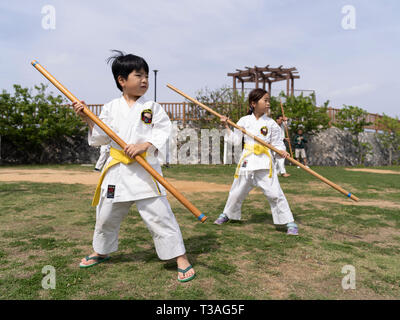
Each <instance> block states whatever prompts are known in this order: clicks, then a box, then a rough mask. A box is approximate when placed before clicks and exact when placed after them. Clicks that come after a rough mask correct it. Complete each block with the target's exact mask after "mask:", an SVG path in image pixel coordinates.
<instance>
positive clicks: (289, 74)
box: [228, 65, 300, 96]
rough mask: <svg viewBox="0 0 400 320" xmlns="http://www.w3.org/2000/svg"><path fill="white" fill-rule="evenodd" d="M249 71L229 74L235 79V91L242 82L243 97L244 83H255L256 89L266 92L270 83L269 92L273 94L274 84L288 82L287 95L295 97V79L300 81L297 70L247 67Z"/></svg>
mask: <svg viewBox="0 0 400 320" xmlns="http://www.w3.org/2000/svg"><path fill="white" fill-rule="evenodd" d="M246 69H247V70H239V69H236V71H237V72H234V73H228V76H230V77H233V90H237V88H236V83H237V81H240V82H241V84H242V95H243V94H244V83H245V82H255V84H256V88H259V87H260V84H262V88H263V89H264V90H265V85H266V83H268V92H269V93H271V85H272V83H273V82H278V81H286V95H287V96H289V91H290V94H291V95H292V96H293V95H294V79H299V78H300V76H299V75H296V73H298V71H297V70H296V68H282V66H280V67H278V68H270V66H269V65H267V66H266V67H257V66H254V68H249V67H246Z"/></svg>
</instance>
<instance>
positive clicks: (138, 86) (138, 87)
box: [118, 69, 149, 97]
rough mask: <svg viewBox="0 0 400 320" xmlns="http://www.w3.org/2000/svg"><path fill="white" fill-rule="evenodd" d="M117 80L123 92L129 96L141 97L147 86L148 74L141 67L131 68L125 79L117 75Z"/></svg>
mask: <svg viewBox="0 0 400 320" xmlns="http://www.w3.org/2000/svg"><path fill="white" fill-rule="evenodd" d="M118 81H119V84H120V85H121V87H122V90H123V92H124V93H126V94H128V95H130V96H135V97H141V96H142V95H144V94H145V93H146V91H147V89H148V88H149V75H148V74H147V73H146V72H145V71H144V70H143V69H142V70H140V71H135V70H133V71H132V72H131V73H130V74H129V75H128V78H127V79H124V78H122V77H121V76H119V77H118Z"/></svg>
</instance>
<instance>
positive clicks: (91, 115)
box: [32, 60, 207, 222]
mask: <svg viewBox="0 0 400 320" xmlns="http://www.w3.org/2000/svg"><path fill="white" fill-rule="evenodd" d="M32 65H33V66H34V67H35V68H36V69H37V70H38V71H39V72H40V73H41V74H43V75H44V76H45V77H46V78H47V79H48V80H49V81H50V82H51V83H52V84H53V85H54V86H55V87H56V88H57V89H58V90H60V91H61V92H62V93H63V94H64V95H65V96H66V97H67V98H68V99H69V100H71V101H72V102H75V101H76V102H80V101H79V99H78V98H77V97H75V96H74V95H73V94H72V93H71V92H69V91H68V90H67V89H66V88H65V87H64V86H63V85H62V84H61V83H60V82H58V81H57V80H56V79H55V78H54V77H53V76H52V75H51V74H50V73H49V72H48V71H47V70H46V69H45V68H43V67H42V66H41V65H40V64H39V63H38V62H37V61H36V60H34V61H32ZM83 112H84V113H85V115H87V116H88V117H89V118H90V119H91V120H92V121H93V122H94V123H95V124H97V125H98V126H99V127H100V128H101V129H102V130H103V131H104V132H105V133H106V134H107V135H108V136H109V137H110V138H111V139H113V140H114V141H115V142H116V143H117V144H118V145H119V146H120V147H121V148H122V149H125V146H126V145H127V144H126V143H125V142H124V141H123V140H122V139H121V138H120V137H119V136H118V135H117V134H116V133H115V132H113V131H112V130H111V129H110V128H109V127H108V126H107V125H106V124H105V123H104V122H103V121H101V120H100V119H99V118H98V117H96V115H95V114H94V113H93V112H91V111H90V110H89V108H88V107H87V106H86V105H84V109H83ZM134 159H135V160H136V161H137V162H138V163H139V164H140V165H141V166H142V167H143V168H144V169H145V170H146V171H147V172H148V173H149V174H150V175H152V176H153V177H154V178H155V179H156V180H157V181H158V182H159V183H161V184H162V185H163V186H164V187H165V188H166V189H167V190H168V191H169V192H170V193H171V194H172V195H173V196H174V197H175V198H176V199H178V200H179V201H180V202H181V203H182V204H183V205H184V206H185V207H186V208H188V209H189V210H190V211H191V212H192V213H193V215H194V216H196V218H197V219H198V220H199V221H201V222H204V221H206V219H207V217H206V216H205V215H204V214H203V213H201V212H200V210H199V209H197V208H196V207H195V206H194V205H193V204H192V203H190V202H189V200H187V199H186V198H185V197H184V196H183V195H182V194H181V193H180V192H179V191H178V190H177V189H176V188H175V187H174V186H172V185H171V184H170V183H169V182H168V181H167V180H165V179H164V177H163V176H161V175H160V174H159V173H158V172H157V171H156V170H155V169H153V167H152V166H150V165H149V163H148V162H147V161H146V160H145V159H144V158H143V157H142V156H141V155H136V156H135V157H134Z"/></svg>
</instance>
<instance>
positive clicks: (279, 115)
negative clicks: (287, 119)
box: [275, 114, 283, 120]
mask: <svg viewBox="0 0 400 320" xmlns="http://www.w3.org/2000/svg"><path fill="white" fill-rule="evenodd" d="M279 118H283V116H282V115H281V114H278V115H277V116H276V117H275V119H276V120H278V119H279Z"/></svg>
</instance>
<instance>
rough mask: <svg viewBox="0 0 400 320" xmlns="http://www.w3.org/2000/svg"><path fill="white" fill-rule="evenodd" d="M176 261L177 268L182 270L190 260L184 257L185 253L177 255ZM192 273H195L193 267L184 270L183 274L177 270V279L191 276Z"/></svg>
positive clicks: (188, 264) (187, 265)
mask: <svg viewBox="0 0 400 320" xmlns="http://www.w3.org/2000/svg"><path fill="white" fill-rule="evenodd" d="M176 263H177V265H178V268H179V269H183V270H185V269H186V268H187V267H189V266H190V262H189V260H188V258H187V257H186V254H184V255H182V256H179V257H177V258H176ZM194 274H195V272H194V269H193V268H191V269H189V270H188V271H187V272H185V275H183V273H182V272H178V277H179V279H181V280H184V279H187V278H189V277H191V276H192V275H194Z"/></svg>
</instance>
